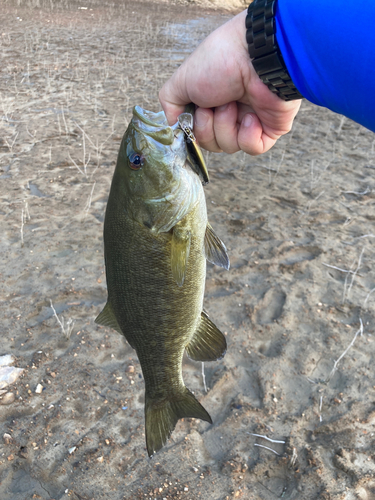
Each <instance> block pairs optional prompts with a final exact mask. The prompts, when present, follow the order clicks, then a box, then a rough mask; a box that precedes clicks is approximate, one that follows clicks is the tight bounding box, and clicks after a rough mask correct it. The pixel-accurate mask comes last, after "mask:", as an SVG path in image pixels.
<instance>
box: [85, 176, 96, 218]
mask: <svg viewBox="0 0 375 500" xmlns="http://www.w3.org/2000/svg"><path fill="white" fill-rule="evenodd" d="M95 184H96V181H95V182H94V184H93V185H92V189H91V193H90V195H89V197H88V199H87V202H86V206H85V218H86V215H87V214H88V213H89V210H90V207H91V202H92V195H93V193H94V189H95Z"/></svg>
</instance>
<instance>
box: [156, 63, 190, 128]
mask: <svg viewBox="0 0 375 500" xmlns="http://www.w3.org/2000/svg"><path fill="white" fill-rule="evenodd" d="M183 66H184V65H182V66H180V67H179V68H178V70H177V71H176V73H174V75H173V76H172V77H171V78H170V79H169V80H168V81H167V82H166V83H165V84H164V85H163V87H162V89H161V90H160V92H159V101H160V104H161V106H162V108H163V110H164V113H165V116H166V117H167V120H168V123H169V125H174V124H175V123H176V122H177V118H178V116H179V115H180V114H181V113H183V112H184V109H185V106H186V104H189V103H190V102H191V99H190V97H189V95H188V92H187V88H186V84H185V77H184V68H183Z"/></svg>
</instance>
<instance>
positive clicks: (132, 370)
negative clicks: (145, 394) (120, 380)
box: [125, 365, 134, 373]
mask: <svg viewBox="0 0 375 500" xmlns="http://www.w3.org/2000/svg"><path fill="white" fill-rule="evenodd" d="M125 372H126V373H134V366H133V365H129V366H128V367H127V368H126V370H125Z"/></svg>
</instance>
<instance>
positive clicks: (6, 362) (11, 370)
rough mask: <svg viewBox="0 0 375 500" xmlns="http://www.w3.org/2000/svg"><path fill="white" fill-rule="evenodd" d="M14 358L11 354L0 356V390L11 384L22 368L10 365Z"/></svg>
mask: <svg viewBox="0 0 375 500" xmlns="http://www.w3.org/2000/svg"><path fill="white" fill-rule="evenodd" d="M15 360H16V358H15V357H14V356H12V355H11V354H5V355H4V356H0V390H1V389H4V388H5V387H7V386H8V385H9V384H13V383H14V382H15V381H16V380H17V379H18V377H19V376H20V375H21V373H22V372H23V369H22V368H15V367H14V366H10V365H11V364H13V363H14V362H15Z"/></svg>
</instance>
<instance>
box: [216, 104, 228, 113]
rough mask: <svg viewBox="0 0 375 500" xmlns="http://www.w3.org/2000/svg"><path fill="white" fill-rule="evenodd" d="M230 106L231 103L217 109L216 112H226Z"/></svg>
mask: <svg viewBox="0 0 375 500" xmlns="http://www.w3.org/2000/svg"><path fill="white" fill-rule="evenodd" d="M228 106H229V103H227V104H223V105H222V106H218V107H217V108H216V111H220V112H222V111H225V110H226V109H227V107H228Z"/></svg>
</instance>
